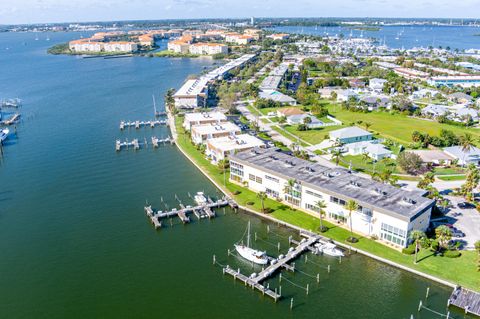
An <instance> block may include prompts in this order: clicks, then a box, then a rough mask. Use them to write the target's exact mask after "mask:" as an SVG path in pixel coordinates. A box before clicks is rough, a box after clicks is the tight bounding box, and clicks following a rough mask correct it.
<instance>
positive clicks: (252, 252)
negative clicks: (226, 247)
mask: <svg viewBox="0 0 480 319" xmlns="http://www.w3.org/2000/svg"><path fill="white" fill-rule="evenodd" d="M234 246H235V250H236V251H237V252H238V253H239V254H240V256H242V257H243V258H245V259H246V260H248V261H251V262H254V263H256V264H259V265H266V264H267V263H268V256H267V253H266V252H265V251H260V250H256V249H253V248H251V247H250V222H248V226H247V245H243V244H236V245H234Z"/></svg>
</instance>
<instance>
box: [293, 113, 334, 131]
mask: <svg viewBox="0 0 480 319" xmlns="http://www.w3.org/2000/svg"><path fill="white" fill-rule="evenodd" d="M306 118H309V119H310V122H309V123H305V119H306ZM287 124H289V125H299V124H305V125H306V126H307V127H308V128H309V129H315V128H320V127H323V126H325V125H324V123H323V122H322V121H320V120H319V119H317V118H316V117H315V116H313V115H310V114H296V115H290V116H287Z"/></svg>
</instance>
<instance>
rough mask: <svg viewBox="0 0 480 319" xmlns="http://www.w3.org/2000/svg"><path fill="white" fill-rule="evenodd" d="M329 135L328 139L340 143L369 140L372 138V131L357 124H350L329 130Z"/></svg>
mask: <svg viewBox="0 0 480 319" xmlns="http://www.w3.org/2000/svg"><path fill="white" fill-rule="evenodd" d="M329 136H330V140H332V141H338V142H340V143H342V144H349V143H355V142H362V141H371V140H372V139H373V134H372V133H370V132H369V131H366V130H364V129H361V128H359V127H357V126H350V127H345V128H341V129H339V130H335V131H331V132H330V134H329Z"/></svg>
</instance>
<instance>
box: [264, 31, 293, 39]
mask: <svg viewBox="0 0 480 319" xmlns="http://www.w3.org/2000/svg"><path fill="white" fill-rule="evenodd" d="M289 37H290V34H288V33H274V34H270V35H268V36H267V38H270V39H272V40H287V39H288V38H289Z"/></svg>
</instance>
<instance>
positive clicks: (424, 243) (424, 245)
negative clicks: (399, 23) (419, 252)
mask: <svg viewBox="0 0 480 319" xmlns="http://www.w3.org/2000/svg"><path fill="white" fill-rule="evenodd" d="M419 243H420V246H421V247H422V248H428V247H430V245H431V240H430V239H428V238H427V237H422V238H420V240H419Z"/></svg>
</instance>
